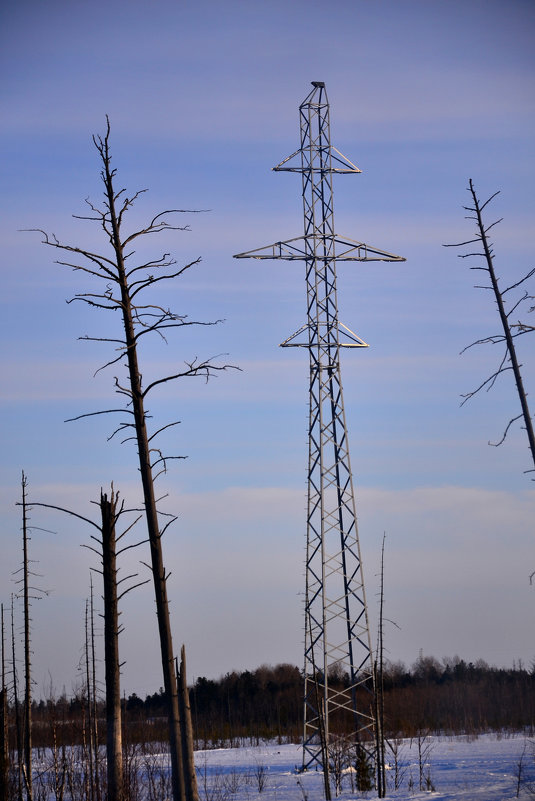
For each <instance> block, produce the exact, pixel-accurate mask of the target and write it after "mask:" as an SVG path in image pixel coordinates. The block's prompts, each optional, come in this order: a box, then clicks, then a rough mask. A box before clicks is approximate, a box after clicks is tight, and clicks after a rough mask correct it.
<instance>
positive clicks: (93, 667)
mask: <svg viewBox="0 0 535 801" xmlns="http://www.w3.org/2000/svg"><path fill="white" fill-rule="evenodd" d="M90 587H91V591H90V609H89V613H90V618H91V674H92V691H93V692H92V695H93V703H92V718H93V747H94V753H95V767H94V771H95V798H96V801H100V776H99V758H98V716H97V672H96V665H95V662H96V659H95V610H94V606H93V576H92V575H90Z"/></svg>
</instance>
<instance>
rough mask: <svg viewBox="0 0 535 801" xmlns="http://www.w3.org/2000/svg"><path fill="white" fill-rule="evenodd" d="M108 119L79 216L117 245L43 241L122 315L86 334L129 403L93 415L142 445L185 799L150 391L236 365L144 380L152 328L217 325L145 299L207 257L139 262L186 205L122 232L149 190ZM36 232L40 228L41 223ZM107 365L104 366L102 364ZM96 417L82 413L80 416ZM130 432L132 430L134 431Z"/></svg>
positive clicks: (176, 767)
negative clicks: (120, 417) (138, 185)
mask: <svg viewBox="0 0 535 801" xmlns="http://www.w3.org/2000/svg"><path fill="white" fill-rule="evenodd" d="M106 119H107V128H106V134H105V135H104V136H103V137H102V136H94V137H93V143H94V145H95V147H96V150H97V152H98V155H99V159H100V163H101V178H102V182H103V185H104V202H103V204H102V205H101V206H96V205H94V204H93V203H91V202H90V201H86V202H87V203H88V206H89V209H90V212H89V214H88V215H85V216H78V215H75V216H77V217H78V218H79V219H84V220H90V221H94V222H97V223H98V224H99V225H100V226H101V228H102V231H103V233H104V237H105V239H106V241H107V242H108V244H109V246H110V250H109V252H108V253H106V254H102V253H95V252H94V251H92V250H86V249H83V248H80V247H77V246H74V245H69V244H66V243H63V242H60V241H59V240H58V239H57V238H56V237H55V236H53V235H52V236H49V235H48V234H47V233H46V232H45V231H42V230H41V233H42V234H43V235H44V239H43V242H44V244H46V245H48V246H50V247H52V248H54V249H57V250H60V251H62V252H64V253H69V254H72V255H73V258H74V261H63V260H58V264H61V265H64V266H67V267H71V268H72V269H73V270H76V271H81V272H83V273H85V274H86V275H88V276H91V277H92V278H95V279H97V281H98V282H99V287H98V289H97V291H95V292H87V293H82V294H78V295H76V296H75V297H74V298H73V299H72V300H79V301H82V302H84V303H86V304H88V305H89V306H92V307H94V308H98V309H106V310H110V311H117V312H118V313H119V314H120V315H121V317H122V335H120V336H118V337H113V338H112V337H103V336H95V337H89V336H87V337H82V339H88V340H93V341H99V342H109V343H112V344H113V345H114V347H115V348H116V349H118V351H119V354H118V355H116V356H114V357H113V358H112V359H111V360H110V361H109V362H107V363H106V364H105V365H103V367H109V366H112V365H115V364H118V363H124V364H125V365H126V367H127V372H128V380H127V382H126V383H124V382H121V381H120V380H119V378H117V377H116V378H115V388H116V391H117V392H118V393H119V394H120V395H121V396H123V397H126V399H127V401H128V405H127V408H125V409H119V410H118V409H106V410H104V411H103V412H95V413H90V414H106V413H117V412H121V413H123V414H126V415H127V419H126V421H124V422H121V423H120V424H119V426H118V427H117V428H116V429H115V431H114V432H113V434H112V435H111V436H112V437H113V436H114V434H116V433H119V432H120V433H121V434H124V433H126V434H127V437H126V439H132V438H133V439H135V441H136V443H137V450H138V457H139V470H140V475H141V482H142V487H143V497H144V508H145V516H146V522H147V531H148V539H149V544H150V554H151V568H152V576H153V582H154V593H155V598H156V614H157V618H158V628H159V635H160V651H161V662H162V671H163V681H164V688H165V692H166V697H167V701H168V722H169V740H170V751H171V767H172V784H173V799H174V801H181V799H184V798H185V792H186V791H185V784H184V776H183V768H182V765H181V748H180V739H181V738H180V723H179V705H178V696H177V677H176V673H175V667H174V664H175V654H174V651H173V641H172V634H171V623H170V616H169V604H168V597H167V577H168V574H167V573H166V570H165V567H164V560H163V552H162V537H163V534H164V533H165V531H166V530H167V528H168V526H169V525H170V523H171V522H173V520H174V519H175V518H171V519H168V520H167V521H166V522H165V524H164V525H163V526H162V525H160V521H159V514H158V509H157V498H156V493H155V487H154V482H155V478H156V477H157V476H156V475H155V474H154V472H153V471H154V470H155V468H156V470H157V471H158V472H157V475H159V473H160V472H161V471H162V470H163V471H165V469H166V464H167V460H168V459H170V458H180V457H171V456H167V455H164V454H163V453H162V451H161V450H160V449H159V448H157V447H156V446H155V444H154V438H155V437H156V436H157V435H158V434H160V433H161V432H162V431H164V430H165V429H168V428H169V427H170V426H173V425H176V421H175V422H172V423H169V424H167V425H164V426H162V427H160V428H159V429H157V430H156V431H155V432H154V433H152V434H150V435H149V433H148V430H147V416H148V415H147V409H146V400H147V397H148V395H149V394H150V393H151V392H152V391H153V390H154V389H156V388H157V387H161V386H162V385H164V384H166V383H169V382H171V381H174V380H176V379H179V378H184V377H203V378H205V379H208V378H209V377H210V376H211V375H212V374H213V373H214V372H215V371H217V370H224V369H226V368H227V367H229V365H215V364H214V363H213V361H212V359H207V360H205V361H200V360H198V359H197V358H195V359H193V360H192V361H190V362H185V364H184V368H183V369H179V370H177V371H176V372H173V373H172V374H170V375H166V376H163V377H161V378H156V379H154V380H152V381H150V382H149V383H148V384H147V385H146V386H144V385H143V382H142V375H141V371H140V367H139V362H138V345H139V342H140V340H141V339H142V337H144V336H146V335H147V334H154V333H155V334H159V335H160V336H161V337H162V338H163V339H165V333H167V331H168V329H171V328H181V327H184V326H191V325H211V324H213V323H199V322H198V321H191V320H189V319H188V318H187V317H186V316H184V315H178V314H175V313H174V312H172V311H171V310H170V309H169V308H166V307H164V306H161V305H157V304H154V303H152V302H150V299H149V301H148V302H147V301H146V300H145V297H144V296H143V299H141V297H140V296H141V295H142V293H144V292H145V291H146V290H150V291H151V292H152V290H153V289H154V287H155V285H156V284H158V283H161V282H163V281H170V280H173V279H176V278H178V277H179V276H180V275H183V274H184V273H185V272H186V271H187V270H188V269H189V268H190V267H192V266H193V265H194V264H197V263H198V262H199V261H200V259H196V260H195V261H193V262H191V263H189V264H186V265H184V266H182V267H178V268H177V267H176V266H175V265H176V262H175V261H174V259H170V258H169V254H167V253H164V254H163V255H162V256H161V257H159V258H155V259H152V260H150V261H148V262H144V263H142V264H132V257H133V256H134V253H135V251H134V250H133V249H132V248H133V245H134V243H135V242H137V241H138V240H139V239H140V238H143V237H147V236H151V235H152V234H157V233H161V232H163V231H169V230H184V229H185V227H180V226H177V225H173V224H171V223H170V222H168V220H167V219H166V217H169V215H171V214H174V213H177V212H179V211H184V210H180V209H168V210H166V211H163V212H160V213H159V214H156V215H155V216H154V217H153V218H152V219H151V220H150V222H149V223H148V224H147V225H146V226H145V227H143V228H140V229H138V230H135V231H133V232H131V233H128V234H125V233H123V228H124V219H125V215H126V213H127V212H128V210H129V209H130V208H131V207H132V205H133V204H134V202H135V201H136V200H137V199H138V198H139V196H140V195H141V194H142V192H143V191H146V190H141V191H137V192H135V193H134V194H133V196H132V197H128V196H127V194H126V190H125V189H124V188H121V189H117V188H116V185H115V178H116V173H117V171H116V169H115V168H112V166H111V152H110V123H109V120H108V118H106ZM34 230H35V229H34ZM101 369H102V368H101ZM87 416H90V415H80V416H79V417H78V418H73V419H80V418H81V417H87ZM130 432H131V433H130Z"/></svg>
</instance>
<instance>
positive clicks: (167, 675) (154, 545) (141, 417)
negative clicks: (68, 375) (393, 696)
mask: <svg viewBox="0 0 535 801" xmlns="http://www.w3.org/2000/svg"><path fill="white" fill-rule="evenodd" d="M103 176H104V182H105V186H106V193H107V198H108V205H109V212H110V218H111V224H112V232H113V237H112V245H113V247H114V250H115V256H116V263H117V270H118V277H119V284H120V289H121V300H122V313H123V323H124V331H125V341H126V356H127V361H128V372H129V378H130V389H131V401H132V412H133V415H134V421H135V429H136V437H137V445H138V455H139V469H140V473H141V481H142V485H143V496H144V502H145V515H146V519H147V530H148V535H149V544H150V552H151V564H152V575H153V581H154V594H155V599H156V615H157V617H158V628H159V633H160V650H161V661H162V671H163V681H164V688H165V692H166V696H167V703H168V721H169V747H170V752H171V769H172V784H173V799H174V801H189V799H186V795H185V784H184V770H183V765H182V758H181V757H182V749H181V735H180V716H179V706H178V693H177V678H176V673H175V659H174V653H173V640H172V635H171V622H170V616H169V603H168V599H167V582H166V574H165V569H164V563H163V555H162V544H161V535H160V527H159V522H158V513H157V508H156V497H155V493H154V482H153V476H152V467H151V458H150V448H149V438H148V435H147V427H146V420H145V409H144V402H143V391H142V387H141V375H140V372H139V366H138V359H137V340H136V337H135V331H134V322H133V319H132V302H131V298H130V291H129V287H128V280H127V276H126V269H125V263H124V253H123V245H122V242H121V237H120V231H119V223H118V219H117V214H116V210H115V194H114V189H113V176H112V172H111V169H110V161H109V155H108V153H107V150H106V153H105V157H104V174H103Z"/></svg>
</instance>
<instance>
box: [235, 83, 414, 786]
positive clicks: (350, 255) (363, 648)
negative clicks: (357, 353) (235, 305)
mask: <svg viewBox="0 0 535 801" xmlns="http://www.w3.org/2000/svg"><path fill="white" fill-rule="evenodd" d="M312 87H313V88H312V91H311V92H310V94H309V95H308V96H307V97H306V99H305V100H304V101H303V103H302V104H301V106H300V107H299V117H300V126H301V146H300V148H299V150H296V152H295V153H293V154H292V155H291V156H288V158H286V159H284V161H282V162H281V163H280V164H278V165H277V166H276V167H274V168H273V169H274V170H276V171H280V172H282V171H286V172H297V173H301V176H302V194H303V210H304V235H303V236H302V237H297V238H295V239H290V240H287V241H285V242H276V243H274V244H273V245H269V246H267V247H264V248H259V249H257V250H251V251H248V252H246V253H239V254H237V255H236V256H235V258H255V259H287V260H301V261H304V262H305V269H306V289H307V322H306V323H305V324H304V325H303V326H302V327H301V328H299V329H298V330H297V331H296V332H295V333H294V334H292V335H291V336H290V337H289V338H288V339H287V340H285V342H283V343H282V347H303V348H307V349H308V352H309V357H310V383H309V391H310V409H309V414H310V416H309V432H308V433H309V449H308V509H307V543H306V592H305V671H304V673H305V699H304V700H305V710H304V739H303V769H305V770H306V769H308V768H311V767H317V766H320V767H321V768H322V769H323V770H324V773H325V774H326V776H327V780H328V771H329V760H330V755H331V749H334V748H339V747H340V745H341V744H343V745H344V746H345V745H347V744H349V745H350V747H352V748H353V749H354V751H353V754H354V755H355V759H356V760H357V761H359V760H361V767H362V765H363V764H365V763H366V762H367V763H368V768H367V769H373V768H372V767H371V765H369V757H370V755H371V754H372V752H373V751H374V726H375V711H374V705H373V658H372V647H371V638H370V629H369V623H368V610H367V606H366V594H365V589H364V580H363V574H362V559H361V554H360V545H359V537H358V529H357V517H356V512H355V496H354V491H353V479H352V473H351V464H350V459H349V447H348V436H347V427H346V419H345V411H344V401H343V394H342V382H341V375H340V349H341V348H362V347H367V345H366V343H365V342H364V341H363V340H362V339H361V338H360V337H359V336H357V335H356V334H355V333H353V332H352V331H351V330H350V329H349V328H347V327H346V326H344V325H343V324H342V323H341V322H339V320H338V306H337V295H336V261H337V260H340V261H404V259H403V258H402V257H400V256H395V255H393V254H391V253H387V252H385V251H382V250H378V249H377V248H372V247H369V246H368V245H366V244H364V243H363V242H357V241H354V240H351V239H348V238H346V237H342V236H338V235H337V234H336V233H335V227H334V216H333V189H332V176H333V175H336V174H354V173H359V172H360V170H359V169H358V167H356V166H355V165H354V164H352V162H350V161H349V159H347V158H346V157H345V156H344V155H343V154H342V153H340V152H339V151H338V150H336V148H335V147H333V146H332V145H331V140H330V121H329V103H328V100H327V93H326V91H325V84H324V83H322V82H320V81H314V82H313V83H312ZM362 755H364V763H363V762H362V758H363V757H362Z"/></svg>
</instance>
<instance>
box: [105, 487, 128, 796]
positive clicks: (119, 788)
mask: <svg viewBox="0 0 535 801" xmlns="http://www.w3.org/2000/svg"><path fill="white" fill-rule="evenodd" d="M116 504H117V498H116V495H115V493H114V492H113V490H112V492H111V496H110V499H109V500H108V496H107V495H105V494H104V493H102V492H101V494H100V511H101V516H102V572H103V579H104V654H105V657H104V658H105V665H106V755H107V776H108V801H123V798H124V795H123V744H122V724H121V679H120V664H119V609H118V600H117V553H116V537H115V521H116Z"/></svg>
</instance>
